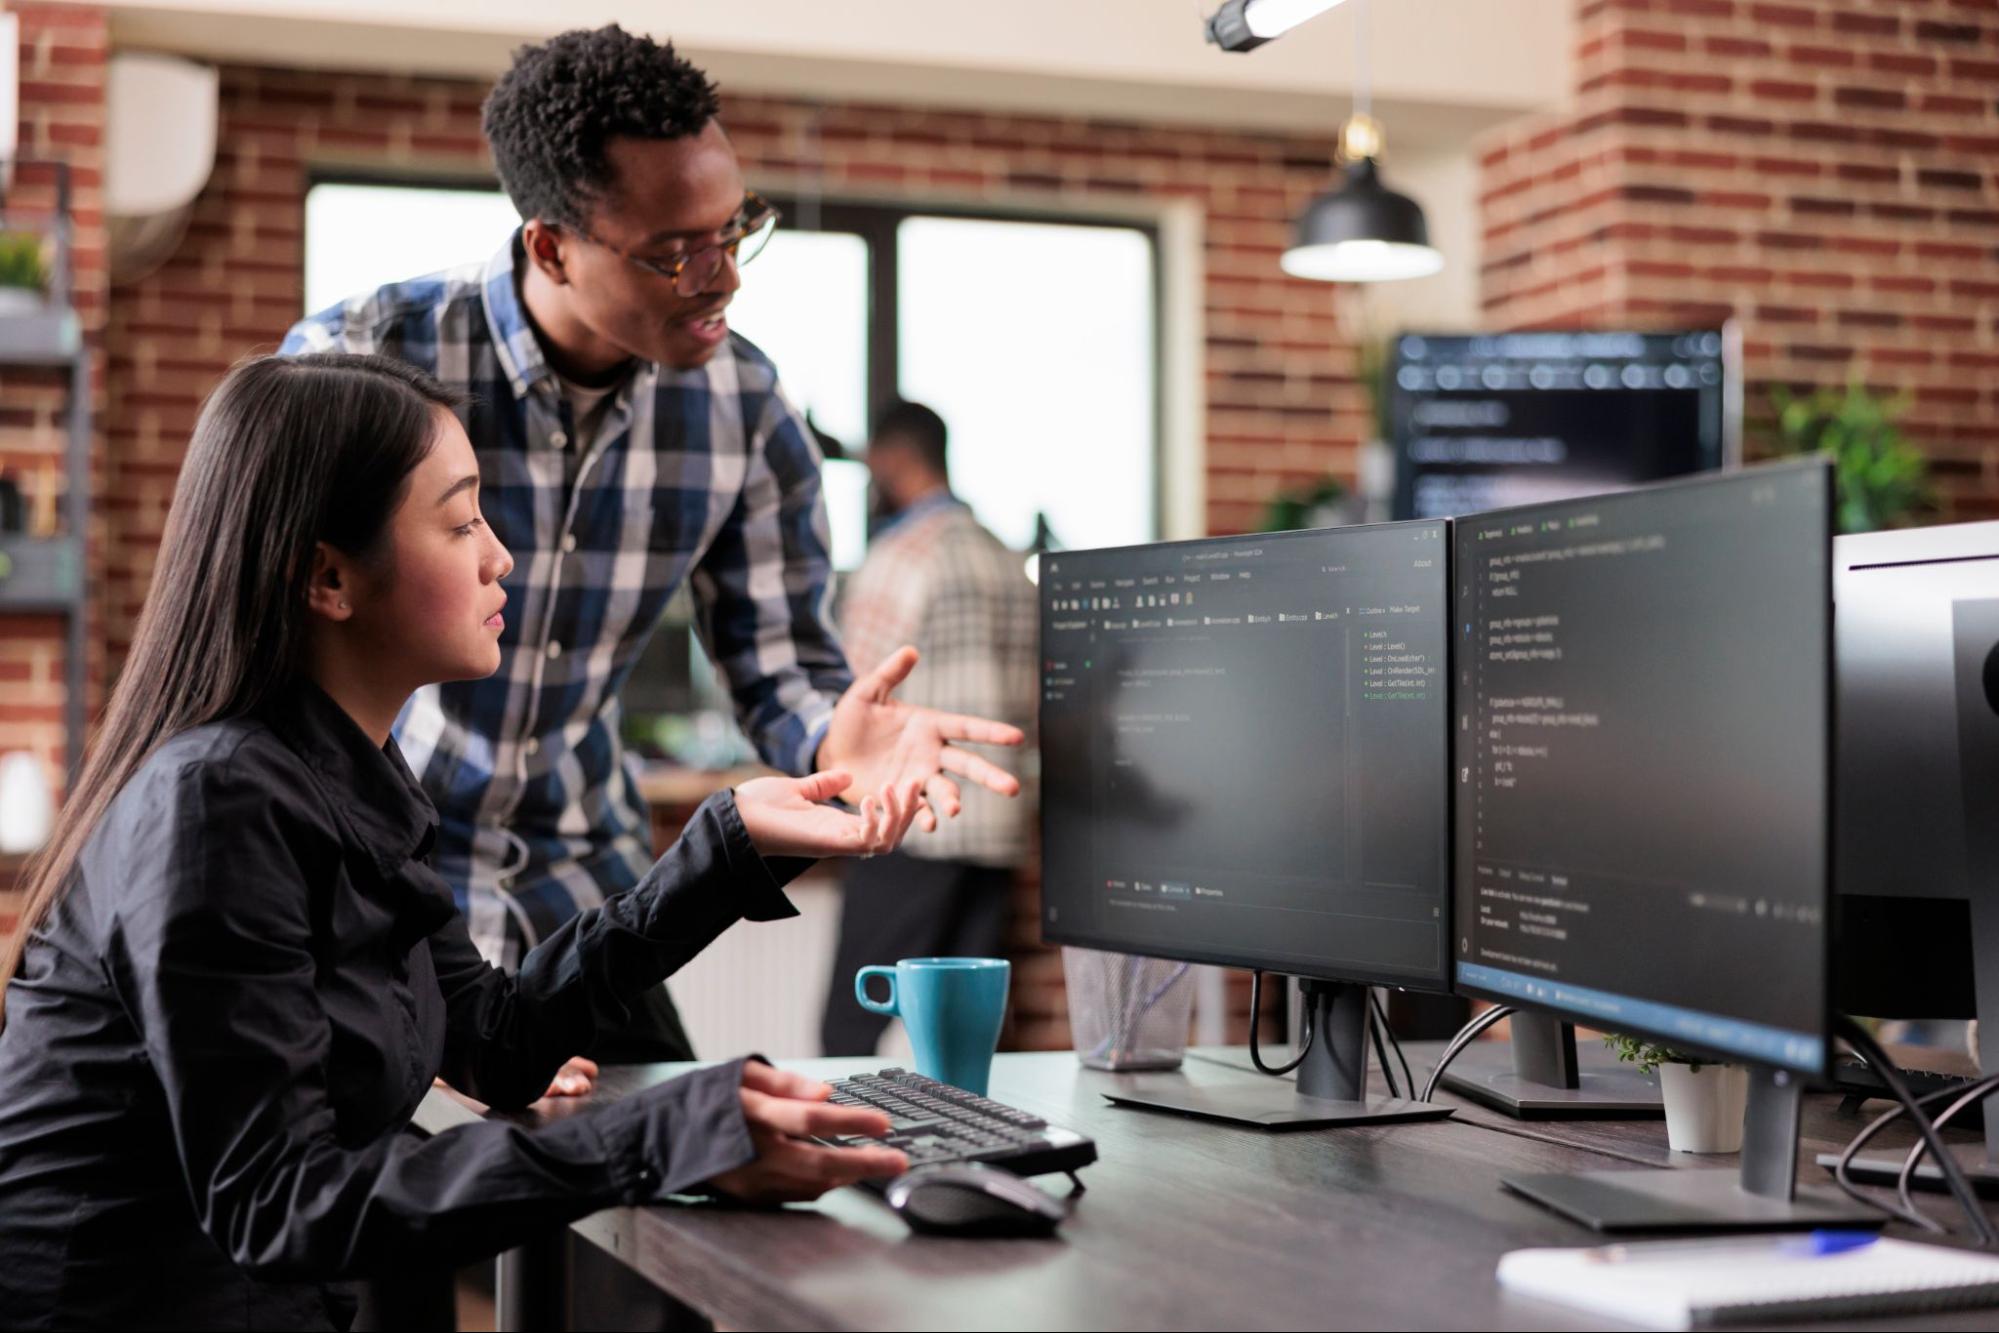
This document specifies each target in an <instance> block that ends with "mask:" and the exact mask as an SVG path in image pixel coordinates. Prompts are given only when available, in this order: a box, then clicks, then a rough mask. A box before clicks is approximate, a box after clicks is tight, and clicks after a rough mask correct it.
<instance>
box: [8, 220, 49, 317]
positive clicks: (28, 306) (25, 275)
mask: <svg viewBox="0 0 1999 1333" xmlns="http://www.w3.org/2000/svg"><path fill="white" fill-rule="evenodd" d="M47 278H48V268H47V265H46V264H44V263H43V261H42V238H41V237H40V236H39V235H37V234H36V233H34V232H30V231H0V315H18V314H26V313H29V312H32V311H35V310H39V309H41V306H42V289H43V285H44V283H45V282H46V281H47Z"/></svg>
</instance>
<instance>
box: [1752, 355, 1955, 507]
mask: <svg viewBox="0 0 1999 1333" xmlns="http://www.w3.org/2000/svg"><path fill="white" fill-rule="evenodd" d="M1771 404H1772V406H1774V407H1775V408H1776V410H1777V431H1778V437H1779V445H1780V449H1781V451H1782V452H1784V453H1790V454H1812V453H1822V454H1827V455H1829V456H1830V457H1831V458H1832V460H1833V467H1834V470H1835V472H1836V474H1837V476H1838V479H1839V480H1838V484H1839V513H1838V519H1839V529H1840V531H1841V532H1873V531H1875V530H1876V529H1879V528H1890V527H1899V526H1902V525H1904V524H1907V523H1910V522H1913V521H1914V520H1915V519H1917V518H1919V517H1921V516H1922V515H1923V514H1925V513H1927V512H1928V511H1930V510H1931V509H1933V508H1934V507H1935V504H1936V497H1935V494H1934V492H1933V491H1932V490H1931V488H1930V479H1929V471H1930V465H1929V460H1928V459H1927V458H1926V457H1924V455H1923V451H1922V450H1921V449H1919V448H1917V447H1916V446H1915V445H1914V444H1913V443H1911V442H1910V441H1909V439H1908V437H1907V436H1905V435H1903V434H1902V430H1901V427H1900V426H1898V425H1897V424H1896V420H1897V418H1899V417H1900V416H1901V415H1902V412H1903V411H1904V410H1905V409H1906V408H1907V406H1908V400H1907V398H1906V397H1905V396H1903V395H1900V394H1897V395H1896V396H1894V397H1893V398H1884V397H1882V396H1880V395H1878V394H1875V393H1872V392H1870V391H1869V390H1868V389H1867V388H1866V386H1864V385H1862V384H1859V383H1857V382H1856V383H1852V384H1848V385H1847V386H1846V388H1845V389H1843V390H1841V389H1815V390H1813V391H1812V392H1811V393H1810V394H1807V395H1803V396H1800V395H1797V394H1794V393H1792V392H1791V391H1790V390H1789V389H1788V388H1785V387H1784V386H1782V385H1779V386H1777V387H1776V389H1775V390H1773V391H1772V393H1771Z"/></svg>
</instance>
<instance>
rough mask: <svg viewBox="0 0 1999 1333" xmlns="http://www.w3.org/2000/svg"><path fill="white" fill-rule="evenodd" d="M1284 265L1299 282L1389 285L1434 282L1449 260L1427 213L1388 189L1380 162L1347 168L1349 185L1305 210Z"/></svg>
mask: <svg viewBox="0 0 1999 1333" xmlns="http://www.w3.org/2000/svg"><path fill="white" fill-rule="evenodd" d="M1279 262H1280V264H1281V265H1282V267H1283V269H1284V271H1285V272H1286V273H1289V274H1290V275H1291V276H1293V277H1296V278H1317V279H1319V280H1320V281H1322V282H1388V281H1392V280H1395V279H1399V278H1423V277H1428V276H1429V275H1430V274H1432V273H1435V272H1436V271H1437V270H1439V269H1441V268H1442V267H1443V266H1444V257H1443V256H1442V255H1440V254H1438V253H1437V251H1436V250H1434V249H1432V248H1431V246H1430V229H1429V227H1428V226H1427V225H1426V224H1425V223H1424V221H1423V210H1422V208H1421V207H1420V206H1419V205H1418V204H1417V203H1416V201H1415V200H1414V199H1411V198H1410V197H1409V196H1408V195H1406V194H1397V193H1395V191H1393V190H1391V189H1388V188H1387V187H1385V186H1384V185H1382V183H1381V177H1380V175H1379V173H1378V172H1377V171H1376V169H1375V165H1374V159H1373V158H1362V159H1361V160H1360V161H1358V162H1355V163H1354V164H1353V165H1351V166H1349V167H1348V168H1347V179H1346V184H1345V185H1344V186H1342V187H1341V188H1340V189H1338V190H1335V191H1333V192H1332V193H1330V194H1322V195H1320V196H1319V197H1318V198H1317V199H1314V200H1313V201H1312V202H1311V204H1310V205H1309V206H1308V207H1307V208H1306V209H1305V214H1304V216H1303V217H1301V218H1299V219H1298V236H1297V239H1296V240H1295V241H1293V242H1292V245H1291V248H1290V249H1289V250H1286V251H1285V252H1284V257H1283V259H1282V260H1280V261H1279Z"/></svg>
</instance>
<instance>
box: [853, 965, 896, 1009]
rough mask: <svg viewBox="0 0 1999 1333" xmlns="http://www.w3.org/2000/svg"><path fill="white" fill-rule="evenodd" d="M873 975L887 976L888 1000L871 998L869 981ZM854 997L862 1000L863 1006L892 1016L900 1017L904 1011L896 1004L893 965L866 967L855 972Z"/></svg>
mask: <svg viewBox="0 0 1999 1333" xmlns="http://www.w3.org/2000/svg"><path fill="white" fill-rule="evenodd" d="M873 977H886V978H887V979H888V1000H887V1001H886V1002H883V1001H881V1000H876V999H871V998H869V996H868V981H869V979H870V978H873ZM854 998H855V999H856V1000H858V1001H860V1004H861V1008H863V1009H866V1010H869V1011H871V1012H873V1013H877V1014H887V1015H888V1016H889V1017H890V1018H895V1017H898V1016H899V1015H900V1014H901V1012H902V1011H901V1009H899V1008H898V1007H897V1006H896V998H897V997H896V993H895V969H894V968H892V967H864V968H862V969H861V970H860V971H858V972H856V973H854Z"/></svg>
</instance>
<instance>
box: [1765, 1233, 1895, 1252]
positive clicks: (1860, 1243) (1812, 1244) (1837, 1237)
mask: <svg viewBox="0 0 1999 1333" xmlns="http://www.w3.org/2000/svg"><path fill="white" fill-rule="evenodd" d="M1879 1239H1881V1233H1880V1232H1878V1231H1814V1232H1812V1234H1811V1235H1809V1236H1804V1237H1801V1238H1799V1239H1797V1240H1793V1241H1789V1242H1786V1243H1785V1244H1783V1245H1780V1246H1778V1247H1777V1248H1778V1249H1779V1250H1781V1251H1783V1252H1784V1253H1785V1254H1792V1255H1797V1256H1798V1257H1800V1258H1805V1259H1821V1258H1824V1257H1825V1256H1826V1255H1828V1254H1845V1253H1846V1252H1847V1251H1848V1250H1861V1249H1865V1248H1867V1247H1868V1246H1869V1245H1872V1244H1873V1243H1874V1242H1875V1241H1877V1240H1879Z"/></svg>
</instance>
